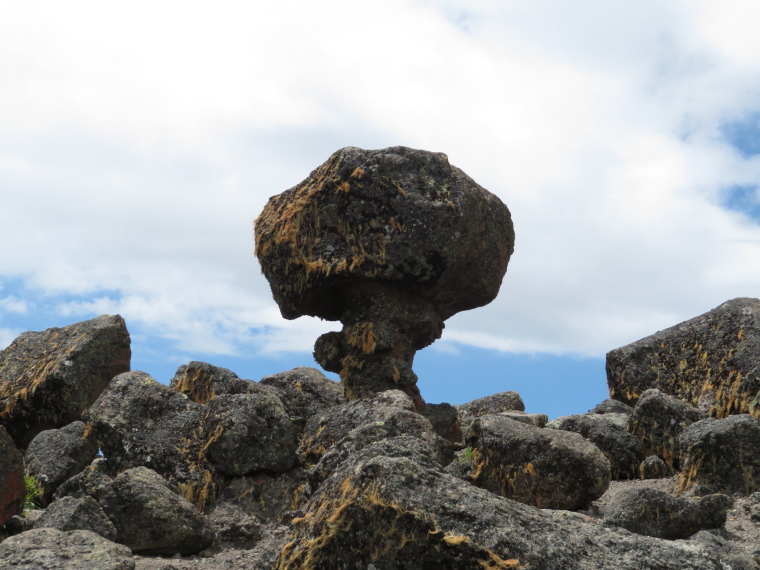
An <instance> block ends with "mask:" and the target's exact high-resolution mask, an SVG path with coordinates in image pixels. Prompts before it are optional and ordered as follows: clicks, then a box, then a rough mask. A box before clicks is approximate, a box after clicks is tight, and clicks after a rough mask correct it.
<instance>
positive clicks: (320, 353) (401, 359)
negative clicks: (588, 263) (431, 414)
mask: <svg viewBox="0 0 760 570" xmlns="http://www.w3.org/2000/svg"><path fill="white" fill-rule="evenodd" d="M255 237H256V256H257V257H258V259H259V262H260V263H261V267H262V271H263V273H264V276H265V277H266V278H267V280H268V281H269V284H270V286H271V288H272V294H273V296H274V299H275V301H276V302H277V304H278V305H279V307H280V312H281V313H282V316H283V317H285V318H286V319H295V318H297V317H300V316H302V315H311V316H316V317H320V318H323V319H327V320H339V321H340V322H341V323H342V324H343V330H342V331H341V332H333V333H327V334H325V335H323V336H321V337H320V338H319V340H318V341H317V343H316V344H315V351H314V355H315V358H316V360H317V362H319V363H320V365H322V367H323V368H325V369H326V370H329V371H331V372H337V373H339V374H340V376H341V380H342V383H343V386H344V389H345V394H346V397H347V398H348V399H354V398H358V397H365V396H369V395H371V394H373V393H376V392H379V391H383V390H389V389H401V390H403V391H405V392H406V393H407V394H409V396H411V397H412V399H413V400H414V401H415V405H416V406H417V407H418V408H420V407H421V406H422V404H423V403H424V402H423V400H422V397H421V396H420V394H419V389H418V388H417V386H416V382H417V376H416V375H415V374H414V372H413V371H412V368H411V367H412V361H413V359H414V354H415V352H416V351H417V350H420V349H421V348H424V347H425V346H428V345H429V344H431V343H432V342H434V341H435V340H436V339H438V338H440V336H441V332H442V330H443V322H444V321H445V320H446V319H448V318H449V317H451V316H452V315H454V314H456V313H458V312H460V311H464V310H468V309H473V308H476V307H481V306H483V305H485V304H487V303H490V302H491V301H492V300H493V299H494V298H495V297H496V294H497V293H498V291H499V287H500V286H501V281H502V278H503V276H504V274H505V272H506V270H507V264H508V262H509V258H510V256H511V255H512V251H513V249H514V229H513V226H512V220H511V216H510V213H509V210H508V209H507V207H506V206H505V205H504V204H503V203H502V202H501V200H499V199H498V198H497V197H496V196H494V195H493V194H491V193H489V192H488V191H487V190H485V189H484V188H482V187H481V186H479V185H478V184H476V183H475V182H474V181H473V180H472V179H471V178H470V177H468V176H467V175H466V174H465V173H464V172H462V171H461V170H459V169H458V168H455V167H453V166H451V165H450V164H449V162H448V158H447V157H446V155H444V154H441V153H431V152H426V151H421V150H414V149H410V148H405V147H392V148H387V149H383V150H362V149H359V148H354V147H346V148H343V149H341V150H339V151H337V152H336V153H334V154H333V155H332V156H331V157H330V158H329V159H328V161H327V162H325V163H324V164H323V165H322V166H320V167H319V168H318V169H317V170H315V171H314V172H312V173H311V175H310V176H309V177H308V178H307V179H306V180H304V181H303V182H301V183H300V184H298V185H297V186H295V187H294V188H292V189H290V190H287V191H285V192H283V193H282V194H280V195H278V196H274V197H273V198H270V200H269V202H268V203H267V205H266V206H265V207H264V210H263V211H262V212H261V214H260V215H259V217H258V218H257V219H256V224H255Z"/></svg>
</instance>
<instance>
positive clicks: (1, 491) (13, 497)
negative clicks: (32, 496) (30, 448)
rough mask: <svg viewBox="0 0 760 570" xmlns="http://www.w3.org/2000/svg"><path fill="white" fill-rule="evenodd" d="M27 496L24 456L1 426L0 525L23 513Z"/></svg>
mask: <svg viewBox="0 0 760 570" xmlns="http://www.w3.org/2000/svg"><path fill="white" fill-rule="evenodd" d="M25 497H26V485H25V484H24V456H23V455H21V452H20V451H19V450H18V449H16V445H15V444H14V443H13V440H12V439H11V437H10V436H9V435H8V432H7V431H5V428H4V427H3V426H0V527H2V526H4V525H5V524H6V523H7V522H8V521H10V520H11V518H13V516H14V515H17V514H19V513H21V511H22V509H23V508H24V498H25Z"/></svg>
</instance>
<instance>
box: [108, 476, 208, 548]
mask: <svg viewBox="0 0 760 570" xmlns="http://www.w3.org/2000/svg"><path fill="white" fill-rule="evenodd" d="M100 506H101V508H102V509H103V511H104V512H105V513H106V515H108V518H109V519H111V522H112V523H113V525H114V526H115V527H116V541H117V542H119V543H120V544H125V545H127V546H128V547H129V548H131V549H132V551H133V552H135V553H142V554H152V555H162V556H172V555H174V554H181V555H183V556H187V555H190V554H197V553H198V552H200V551H201V550H203V549H204V548H206V547H207V546H209V545H210V544H211V540H212V534H211V531H210V528H209V527H208V525H207V522H206V520H205V519H204V518H203V515H201V514H200V513H199V512H198V510H197V509H196V508H195V506H193V505H192V504H190V503H188V502H187V501H186V500H185V499H183V498H182V497H181V496H180V494H179V492H178V491H177V490H176V489H175V488H174V487H173V486H172V485H170V484H169V483H168V482H167V481H166V480H165V479H164V478H163V477H161V476H160V475H159V474H158V473H156V472H155V471H152V470H150V469H147V468H146V467H135V468H134V469H129V470H127V471H125V472H123V473H121V474H120V475H119V476H118V477H116V478H115V479H114V480H113V482H112V483H111V484H110V485H109V486H108V487H107V488H106V489H104V492H103V498H102V500H101V503H100Z"/></svg>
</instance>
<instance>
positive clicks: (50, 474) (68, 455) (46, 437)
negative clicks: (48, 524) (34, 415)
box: [24, 422, 108, 538]
mask: <svg viewBox="0 0 760 570" xmlns="http://www.w3.org/2000/svg"><path fill="white" fill-rule="evenodd" d="M97 453H98V442H97V440H96V439H95V438H94V437H88V436H86V434H85V424H84V422H71V423H70V424H69V425H67V426H64V427H62V428H60V429H52V430H45V431H42V432H40V433H38V434H37V436H36V437H35V438H34V439H33V440H32V441H31V443H30V444H29V447H27V449H26V454H25V455H24V460H25V462H26V472H27V473H28V474H29V475H32V476H33V477H34V478H35V480H36V481H37V484H38V485H39V486H40V489H41V491H42V492H41V494H40V502H41V504H42V506H46V505H47V504H48V503H50V501H51V500H52V498H53V493H55V491H56V490H57V489H58V487H59V486H60V485H61V484H62V483H63V482H64V481H66V480H67V479H70V478H71V477H73V476H74V475H76V474H77V473H79V472H80V471H81V470H82V469H84V468H85V467H87V466H88V465H89V464H90V462H91V461H92V460H93V459H94V458H95V456H96V455H97ZM60 530H73V529H60ZM106 538H108V537H106Z"/></svg>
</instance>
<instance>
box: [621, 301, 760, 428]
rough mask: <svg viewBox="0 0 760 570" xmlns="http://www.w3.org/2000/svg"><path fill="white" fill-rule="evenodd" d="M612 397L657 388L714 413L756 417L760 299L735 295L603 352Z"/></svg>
mask: <svg viewBox="0 0 760 570" xmlns="http://www.w3.org/2000/svg"><path fill="white" fill-rule="evenodd" d="M607 383H608V384H609V387H610V395H611V396H612V397H613V398H615V399H617V400H621V401H624V402H627V403H629V404H634V403H635V402H636V400H637V399H638V398H639V397H640V396H641V395H642V394H643V393H644V392H645V391H646V390H648V389H650V388H658V389H660V390H662V391H663V392H664V393H666V394H670V395H672V396H676V397H678V398H680V399H681V400H683V401H684V402H687V403H689V404H691V405H693V406H696V407H698V408H700V409H702V410H703V411H705V412H707V413H708V415H710V416H713V417H719V418H722V417H726V416H728V415H730V414H742V413H750V414H752V415H754V416H755V417H760V299H751V298H739V299H733V300H731V301H727V302H726V303H723V304H722V305H720V306H719V307H717V308H716V309H713V310H712V311H709V312H707V313H705V314H703V315H700V316H699V317H696V318H694V319H691V320H688V321H686V322H683V323H681V324H679V325H676V326H674V327H671V328H669V329H666V330H664V331H660V332H658V333H657V334H654V335H652V336H649V337H646V338H644V339H641V340H639V341H637V342H634V343H632V344H629V345H627V346H624V347H621V348H618V349H615V350H613V351H611V352H609V353H608V354H607Z"/></svg>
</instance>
